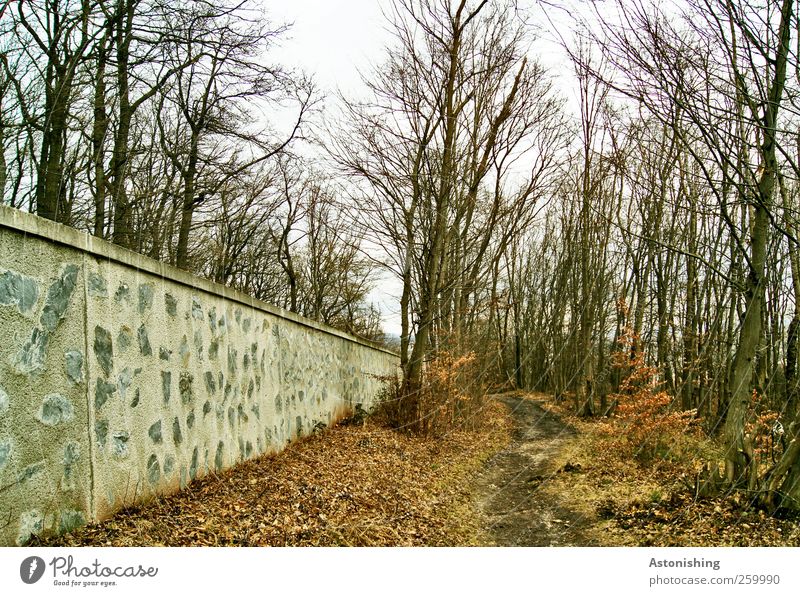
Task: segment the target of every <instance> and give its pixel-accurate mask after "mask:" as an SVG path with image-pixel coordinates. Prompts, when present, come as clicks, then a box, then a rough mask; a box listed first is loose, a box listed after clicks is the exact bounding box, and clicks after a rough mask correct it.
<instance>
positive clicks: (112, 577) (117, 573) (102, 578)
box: [19, 555, 158, 588]
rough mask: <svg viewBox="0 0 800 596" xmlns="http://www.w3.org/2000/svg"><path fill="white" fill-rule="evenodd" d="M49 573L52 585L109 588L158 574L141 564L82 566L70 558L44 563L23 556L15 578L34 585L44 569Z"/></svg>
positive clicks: (60, 558) (97, 562)
mask: <svg viewBox="0 0 800 596" xmlns="http://www.w3.org/2000/svg"><path fill="white" fill-rule="evenodd" d="M48 567H49V568H50V571H51V572H52V581H53V585H54V586H71V587H84V588H86V587H90V586H100V587H110V586H115V585H117V580H118V579H122V578H148V577H155V576H156V575H158V567H145V566H144V565H141V564H139V565H127V566H126V565H116V566H110V565H104V564H103V563H101V562H100V561H99V560H98V559H95V560H94V561H93V562H92V563H90V564H88V565H84V564H81V563H77V562H76V561H75V559H74V558H73V557H72V555H68V556H66V557H53V558H52V559H51V560H50V561H49V562H48V563H45V561H44V559H42V558H41V557H37V556H32V557H26V558H25V559H24V560H23V561H22V563H20V566H19V577H20V579H21V580H22V581H23V582H25V583H26V584H35V583H36V582H38V581H39V580H41V579H42V577H44V575H45V572H46V571H47V568H48Z"/></svg>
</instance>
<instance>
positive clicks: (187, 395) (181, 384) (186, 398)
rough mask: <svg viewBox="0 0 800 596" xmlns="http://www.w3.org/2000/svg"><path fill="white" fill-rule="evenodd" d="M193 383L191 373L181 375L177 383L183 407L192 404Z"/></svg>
mask: <svg viewBox="0 0 800 596" xmlns="http://www.w3.org/2000/svg"><path fill="white" fill-rule="evenodd" d="M193 382H194V377H193V376H192V375H191V373H188V372H182V373H181V377H180V380H179V381H178V391H179V393H180V396H181V403H182V404H184V405H187V404H190V403H192V398H193V397H194V390H193V389H192V383H193Z"/></svg>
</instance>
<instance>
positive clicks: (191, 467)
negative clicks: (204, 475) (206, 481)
mask: <svg viewBox="0 0 800 596" xmlns="http://www.w3.org/2000/svg"><path fill="white" fill-rule="evenodd" d="M198 456H199V453H198V450H197V447H195V448H194V450H193V451H192V463H191V464H190V465H189V478H191V479H192V480H194V479H195V478H197V463H198V462H197V459H198Z"/></svg>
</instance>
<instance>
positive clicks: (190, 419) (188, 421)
mask: <svg viewBox="0 0 800 596" xmlns="http://www.w3.org/2000/svg"><path fill="white" fill-rule="evenodd" d="M193 427H194V410H192V411H191V412H189V415H188V416H187V417H186V428H188V429H192V428H193Z"/></svg>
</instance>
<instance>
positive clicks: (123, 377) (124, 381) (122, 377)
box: [117, 367, 133, 401]
mask: <svg viewBox="0 0 800 596" xmlns="http://www.w3.org/2000/svg"><path fill="white" fill-rule="evenodd" d="M132 382H133V374H132V373H131V369H129V368H127V367H125V368H124V369H123V370H122V372H121V373H119V375H118V376H117V387H119V397H120V399H122V401H125V397H126V395H127V392H128V387H130V386H131V383H132Z"/></svg>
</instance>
